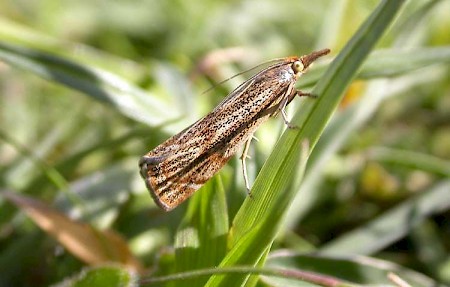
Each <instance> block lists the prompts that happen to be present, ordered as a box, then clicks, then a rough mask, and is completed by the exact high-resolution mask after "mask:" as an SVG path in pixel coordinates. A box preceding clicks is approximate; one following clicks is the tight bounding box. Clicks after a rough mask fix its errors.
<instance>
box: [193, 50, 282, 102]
mask: <svg viewBox="0 0 450 287" xmlns="http://www.w3.org/2000/svg"><path fill="white" fill-rule="evenodd" d="M285 59H287V58H275V59H272V60H268V61H265V62H262V63H261V64H258V65H256V66H254V67H251V68H249V69H247V70H244V71H242V72H239V73H237V74H235V75H233V76H231V77H229V78H226V79H225V80H222V81H220V82H218V83H215V84H213V85H212V86H211V87H209V88H208V89H206V90H205V91H204V92H202V93H201V95H204V94H206V93H208V92H210V91H211V90H214V89H216V88H217V87H219V86H221V85H223V84H224V83H226V82H228V81H229V80H232V79H234V78H236V77H238V76H240V75H243V74H245V73H248V72H251V71H253V70H255V69H258V68H260V67H262V66H266V65H268V64H275V63H278V62H280V61H283V60H285Z"/></svg>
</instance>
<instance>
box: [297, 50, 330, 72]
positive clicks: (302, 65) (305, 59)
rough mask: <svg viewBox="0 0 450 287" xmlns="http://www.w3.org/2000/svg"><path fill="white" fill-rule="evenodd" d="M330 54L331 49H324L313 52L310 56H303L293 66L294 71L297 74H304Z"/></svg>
mask: <svg viewBox="0 0 450 287" xmlns="http://www.w3.org/2000/svg"><path fill="white" fill-rule="evenodd" d="M328 53H330V49H323V50H319V51H315V52H312V53H311V54H309V55H304V56H301V57H300V59H298V60H296V61H295V62H294V63H293V64H292V69H293V70H294V72H295V74H298V73H303V72H305V70H306V69H307V68H308V67H309V66H310V65H311V64H312V63H313V62H314V61H315V60H317V59H318V58H320V57H322V56H325V55H326V54H328Z"/></svg>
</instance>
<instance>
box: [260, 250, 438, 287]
mask: <svg viewBox="0 0 450 287" xmlns="http://www.w3.org/2000/svg"><path fill="white" fill-rule="evenodd" d="M269 266H270V267H271V268H277V269H278V268H279V269H282V270H297V271H302V272H313V273H315V274H316V275H317V276H318V277H326V276H331V278H335V279H337V281H344V282H349V283H351V284H361V285H363V286H394V285H392V282H391V281H390V280H389V279H388V275H389V273H391V272H393V273H395V274H397V275H398V276H400V277H401V278H402V279H403V280H405V281H406V282H408V283H409V284H411V286H421V287H425V286H439V285H438V282H436V281H434V280H433V279H431V278H429V277H427V276H424V275H422V274H420V273H417V272H415V271H413V270H411V269H407V268H404V267H402V266H399V265H397V264H393V263H391V262H388V261H383V260H379V259H375V258H370V257H364V256H345V257H340V256H326V255H316V254H315V255H301V254H297V253H293V252H289V251H280V252H274V253H273V254H271V256H270V257H269V258H268V260H267V267H269ZM262 280H263V281H264V282H265V283H267V284H269V285H270V286H305V285H302V284H304V282H301V281H295V280H292V279H287V278H277V277H268V276H263V279H262ZM361 285H357V286H361ZM314 286H315V285H314ZM327 286H328V285H327Z"/></svg>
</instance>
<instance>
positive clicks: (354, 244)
mask: <svg viewBox="0 0 450 287" xmlns="http://www.w3.org/2000/svg"><path fill="white" fill-rule="evenodd" d="M449 190H450V180H445V181H442V182H441V183H439V184H437V185H436V186H435V187H433V188H432V189H430V190H429V191H428V192H425V193H421V194H419V195H418V196H416V197H413V198H411V199H409V200H407V201H405V202H403V203H402V204H400V205H399V206H396V207H394V208H392V209H391V210H389V211H387V212H385V213H384V214H382V215H381V216H379V217H378V218H376V219H374V220H373V221H371V222H369V223H368V224H366V225H364V226H363V227H361V228H358V229H356V230H353V231H351V232H349V233H347V234H344V235H343V236H341V237H339V238H337V239H335V240H333V241H331V242H329V243H328V244H326V245H324V246H323V247H322V248H321V249H320V251H319V252H320V253H321V254H346V255H348V254H371V253H374V252H376V251H378V250H381V249H382V248H384V247H385V246H387V245H389V244H391V243H392V242H394V241H396V240H398V239H400V238H401V237H403V236H404V235H405V234H407V233H408V232H409V231H410V230H411V228H413V227H414V226H417V224H419V223H420V222H422V221H423V220H424V219H425V218H426V217H428V216H430V215H432V214H433V213H438V212H443V211H444V210H448V209H449V208H450V197H449V196H448V195H449V193H448V191H449Z"/></svg>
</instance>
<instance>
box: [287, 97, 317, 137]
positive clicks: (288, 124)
mask: <svg viewBox="0 0 450 287" xmlns="http://www.w3.org/2000/svg"><path fill="white" fill-rule="evenodd" d="M295 96H299V97H310V98H317V96H316V95H314V94H311V93H304V92H302V91H300V90H294V91H293V92H292V93H291V94H290V95H288V96H287V97H285V98H284V99H283V101H282V102H281V103H280V108H279V110H280V111H281V115H282V116H283V120H284V123H285V124H286V125H287V126H288V128H290V129H298V127H297V126H295V125H293V124H291V123H290V122H289V120H288V118H287V114H286V106H287V105H288V104H289V103H290V102H291V101H292V100H293V99H294V98H295Z"/></svg>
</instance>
